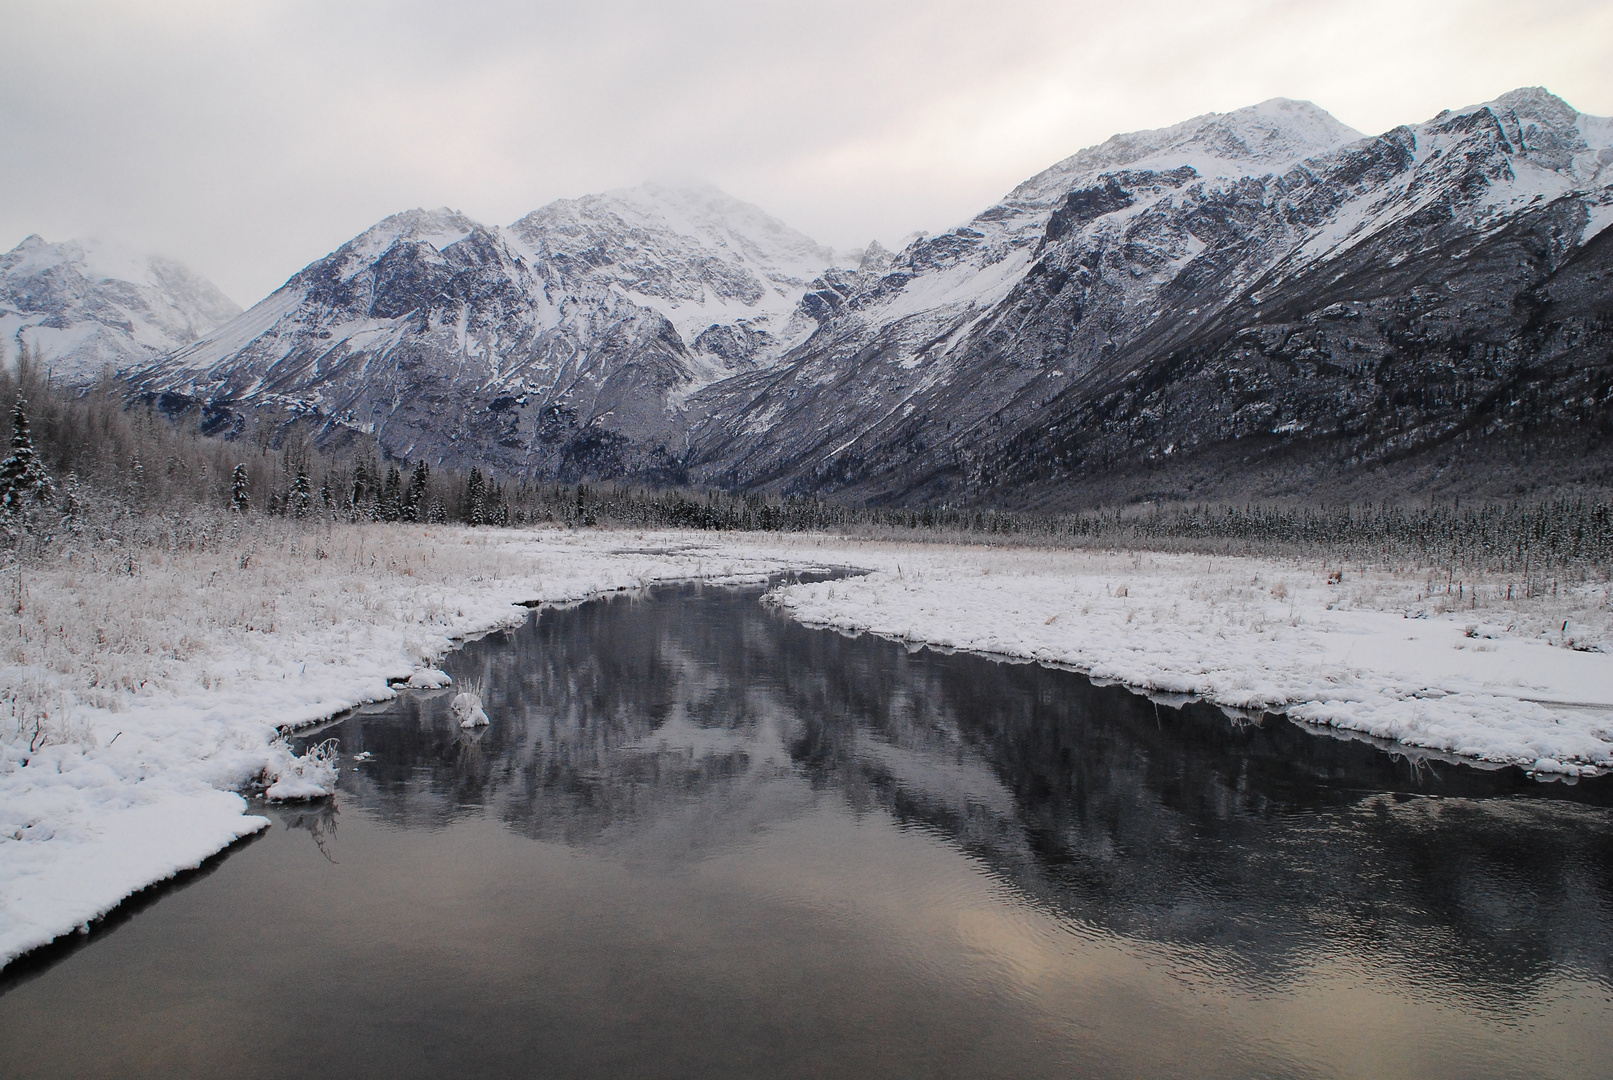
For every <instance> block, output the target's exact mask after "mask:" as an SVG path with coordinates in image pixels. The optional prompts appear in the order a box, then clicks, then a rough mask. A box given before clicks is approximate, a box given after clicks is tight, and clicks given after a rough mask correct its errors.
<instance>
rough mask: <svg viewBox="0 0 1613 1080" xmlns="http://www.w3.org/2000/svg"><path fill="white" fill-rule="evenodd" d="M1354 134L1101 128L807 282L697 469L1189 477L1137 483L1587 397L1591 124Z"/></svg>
mask: <svg viewBox="0 0 1613 1080" xmlns="http://www.w3.org/2000/svg"><path fill="white" fill-rule="evenodd" d="M1353 134H1354V133H1351V132H1349V131H1347V130H1346V129H1343V128H1342V127H1340V126H1339V125H1337V124H1334V123H1331V122H1330V121H1329V120H1328V119H1327V118H1325V114H1321V113H1320V111H1319V110H1315V109H1314V108H1312V107H1309V106H1303V105H1301V104H1298V103H1292V102H1275V103H1273V102H1268V103H1266V104H1265V105H1263V106H1257V107H1256V108H1255V109H1253V110H1244V111H1243V113H1242V114H1239V113H1232V114H1227V115H1226V116H1224V117H1209V118H1201V119H1200V120H1199V121H1190V122H1188V123H1187V124H1184V125H1178V126H1177V127H1176V128H1173V129H1166V130H1165V131H1163V132H1153V133H1144V134H1142V135H1138V136H1125V137H1118V138H1117V139H1115V140H1111V141H1110V143H1107V144H1104V146H1103V147H1098V148H1094V149H1093V150H1090V151H1083V152H1082V154H1078V155H1076V157H1075V158H1072V159H1070V160H1069V161H1068V162H1064V163H1061V164H1060V165H1059V166H1055V167H1054V168H1053V169H1050V170H1048V171H1047V172H1046V173H1043V174H1042V175H1041V176H1039V177H1037V178H1035V179H1033V180H1032V181H1029V182H1027V184H1025V185H1022V186H1021V187H1020V188H1019V189H1016V191H1015V192H1014V193H1013V194H1011V195H1010V196H1009V198H1008V199H1006V200H1005V201H1004V203H1003V204H1001V205H1000V206H998V207H994V208H992V209H991V210H988V211H987V212H986V213H985V214H982V215H980V216H979V217H978V218H976V219H975V221H973V222H971V223H970V225H968V226H966V227H963V228H960V229H956V230H953V232H952V233H949V234H946V235H945V236H942V237H936V238H931V239H926V240H922V241H919V242H918V243H915V244H914V245H912V246H910V247H909V248H908V250H907V251H905V252H903V254H902V255H901V256H900V257H899V258H898V259H897V260H896V261H895V262H894V264H893V265H892V267H891V268H890V269H888V270H885V271H883V272H880V273H874V274H870V273H867V272H859V273H850V272H847V273H843V274H838V275H834V274H831V275H826V276H825V278H823V279H822V280H821V281H820V282H819V283H818V287H817V288H815V289H814V290H813V291H812V292H810V293H809V294H808V295H807V298H806V304H805V305H804V306H806V307H807V308H808V310H810V311H812V312H813V313H814V314H815V315H816V316H817V317H819V318H820V320H821V326H820V329H819V331H818V333H817V334H816V335H815V336H814V337H813V338H812V339H811V340H810V341H809V342H808V343H806V344H805V345H804V346H802V347H800V348H798V349H797V350H796V351H795V352H794V353H792V354H791V355H790V356H789V357H788V358H787V360H788V362H787V363H786V364H785V365H784V366H782V367H780V368H779V369H778V370H777V371H775V372H772V373H769V374H768V375H767V376H766V377H758V376H752V377H749V378H742V379H736V380H730V381H729V382H727V383H722V384H718V385H717V386H714V387H711V388H710V389H708V390H707V391H706V392H705V393H704V394H703V395H701V396H700V397H698V398H697V399H696V403H697V404H698V405H700V406H701V407H703V408H704V409H705V411H706V419H705V420H704V422H703V424H702V425H701V426H700V427H699V428H698V429H697V432H696V434H695V438H694V454H693V464H694V473H695V475H696V476H698V477H701V478H705V479H710V480H715V481H718V482H723V483H729V484H735V485H739V486H771V487H776V488H780V489H784V490H813V491H819V492H823V491H831V492H835V491H837V492H841V493H845V494H851V495H856V496H859V497H862V498H866V499H871V500H874V501H926V500H957V501H986V502H1013V501H1020V502H1038V503H1041V504H1043V505H1057V504H1059V503H1061V502H1064V503H1071V502H1082V501H1101V500H1102V499H1106V498H1113V497H1116V496H1125V495H1130V496H1136V495H1139V494H1147V495H1152V496H1154V497H1193V496H1195V495H1197V496H1200V497H1204V496H1211V495H1213V494H1214V491H1212V490H1207V489H1206V488H1205V487H1204V486H1202V485H1200V486H1198V487H1197V489H1196V490H1194V489H1193V485H1189V489H1186V490H1184V489H1182V487H1181V485H1180V484H1179V483H1178V482H1177V481H1176V480H1167V481H1166V482H1164V486H1163V487H1160V486H1159V481H1158V477H1154V478H1153V479H1149V478H1148V477H1147V476H1146V475H1145V474H1148V473H1149V472H1150V470H1153V471H1155V472H1157V471H1158V470H1159V469H1160V468H1162V467H1165V466H1168V467H1169V468H1168V469H1166V471H1167V472H1170V471H1171V470H1175V473H1173V475H1175V474H1176V473H1181V469H1180V468H1179V465H1180V462H1182V461H1183V460H1187V459H1192V458H1194V457H1195V456H1203V455H1207V454H1208V455H1211V456H1217V457H1218V459H1221V460H1224V459H1227V458H1228V457H1229V456H1230V457H1239V456H1243V457H1246V456H1248V455H1249V454H1252V453H1257V452H1260V453H1266V452H1270V451H1271V450H1272V449H1273V448H1275V449H1277V450H1280V451H1281V452H1283V453H1285V454H1289V455H1296V454H1297V455H1300V456H1303V455H1305V454H1309V455H1311V456H1312V457H1314V456H1316V455H1324V456H1326V457H1327V459H1328V460H1329V461H1331V462H1333V464H1334V465H1335V466H1336V468H1335V469H1334V471H1335V472H1347V471H1349V470H1351V469H1357V470H1358V469H1359V468H1361V467H1362V466H1363V465H1368V464H1371V463H1374V462H1382V461H1386V460H1391V459H1394V458H1396V457H1397V456H1403V455H1406V454H1408V453H1412V452H1415V451H1417V450H1419V449H1421V448H1426V447H1428V446H1430V445H1435V444H1437V443H1439V442H1440V441H1441V440H1449V439H1451V438H1453V437H1457V436H1461V437H1464V438H1471V437H1474V434H1475V433H1480V434H1483V433H1489V434H1495V433H1497V432H1503V431H1506V430H1511V429H1516V428H1518V427H1519V426H1528V425H1541V424H1549V423H1554V422H1558V421H1568V420H1583V419H1585V418H1589V417H1593V416H1594V417H1597V418H1600V417H1601V416H1602V415H1603V414H1604V411H1605V409H1606V406H1607V400H1608V396H1607V391H1606V389H1605V387H1604V385H1603V384H1604V381H1605V377H1604V376H1603V375H1600V374H1592V371H1593V370H1594V371H1602V370H1604V369H1610V368H1613V360H1610V359H1609V357H1608V350H1607V332H1608V321H1607V313H1606V309H1605V306H1603V307H1598V306H1597V305H1598V303H1602V301H1598V300H1596V299H1595V298H1596V297H1597V296H1598V295H1600V296H1602V297H1604V298H1605V296H1606V292H1605V285H1604V286H1598V285H1597V284H1596V283H1597V282H1602V281H1604V280H1605V279H1604V278H1603V277H1601V276H1600V275H1603V274H1604V273H1605V263H1606V256H1605V254H1603V252H1604V248H1603V246H1602V245H1603V244H1605V241H1599V240H1597V239H1596V238H1597V237H1598V236H1600V235H1601V230H1602V228H1603V227H1604V226H1605V225H1607V224H1608V223H1609V222H1610V221H1613V191H1610V188H1609V184H1610V182H1613V168H1610V167H1609V165H1610V164H1613V149H1609V147H1610V146H1613V129H1610V124H1609V122H1608V121H1605V120H1600V119H1596V118H1592V117H1585V116H1581V115H1579V114H1577V113H1576V112H1574V110H1573V109H1571V108H1569V107H1568V106H1567V105H1566V104H1564V103H1563V102H1561V101H1560V100H1558V99H1556V98H1554V97H1552V96H1551V95H1549V94H1547V93H1545V92H1544V91H1538V90H1525V91H1518V92H1514V93H1512V94H1509V95H1506V96H1505V97H1503V98H1501V99H1499V100H1498V101H1496V102H1494V103H1492V104H1490V105H1486V106H1480V107H1477V108H1473V109H1467V110H1463V111H1461V112H1458V113H1447V114H1442V115H1441V116H1440V117H1438V118H1436V119H1435V120H1433V121H1430V122H1428V123H1426V124H1423V125H1419V126H1418V127H1415V128H1411V127H1403V128H1398V129H1396V130H1394V131H1391V132H1388V133H1386V134H1385V135H1383V136H1380V137H1377V138H1373V139H1365V140H1361V139H1355V138H1353V137H1352V136H1353ZM1599 287H1601V288H1603V290H1604V291H1603V292H1602V293H1600V294H1598V293H1597V289H1598V288H1599ZM1569 296H1573V297H1574V298H1575V299H1574V300H1572V301H1569V300H1568V299H1566V298H1567V297H1569ZM1525 386H1527V387H1529V388H1530V389H1529V390H1528V391H1527V392H1524V391H1523V390H1522V389H1521V388H1523V387H1525ZM1520 394H1521V396H1520ZM1597 422H1598V423H1601V422H1602V421H1601V420H1600V419H1598V420H1597ZM1231 467H1232V468H1233V469H1234V470H1235V469H1236V468H1237V466H1236V465H1233V466H1231ZM1121 475H1129V476H1132V477H1133V479H1134V480H1135V482H1131V481H1128V482H1126V483H1123V484H1117V483H1115V482H1113V478H1114V477H1116V476H1121ZM1182 475H1185V474H1182ZM1138 477H1141V479H1137V478H1138ZM1200 479H1201V480H1202V479H1203V477H1200ZM1151 484H1152V485H1153V486H1152V487H1151V486H1150V485H1151ZM1214 486H1215V485H1214V484H1213V483H1212V484H1211V485H1210V487H1211V488H1213V487H1214Z"/></svg>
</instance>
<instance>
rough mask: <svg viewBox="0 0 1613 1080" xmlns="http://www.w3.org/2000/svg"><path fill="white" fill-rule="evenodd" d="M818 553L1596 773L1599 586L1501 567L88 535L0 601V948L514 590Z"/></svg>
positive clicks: (734, 572) (167, 857) (1109, 667)
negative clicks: (92, 538) (283, 738)
mask: <svg viewBox="0 0 1613 1080" xmlns="http://www.w3.org/2000/svg"><path fill="white" fill-rule="evenodd" d="M829 565H836V566H852V567H857V568H860V569H863V570H866V571H868V573H867V574H866V575H865V576H861V577H856V578H849V579H841V580H837V581H833V582H826V583H820V584H805V585H791V586H786V587H781V588H778V589H775V590H774V591H773V592H771V593H770V594H769V596H768V601H769V602H770V603H774V604H777V605H779V606H780V607H781V608H782V609H783V610H785V611H788V612H790V613H791V614H792V615H794V616H795V617H796V618H799V619H801V620H803V621H805V622H808V623H812V624H819V625H825V626H831V627H834V628H836V629H839V630H842V631H851V632H863V631H869V632H873V633H877V634H882V635H887V636H891V637H895V638H901V639H904V640H907V641H909V642H919V643H927V644H931V645H936V646H941V647H949V648H962V649H975V650H981V651H986V652H993V653H999V654H1004V655H1008V656H1015V657H1023V658H1033V659H1037V660H1043V661H1049V662H1058V663H1064V664H1071V665H1074V666H1076V667H1079V668H1081V669H1083V670H1086V671H1089V672H1091V673H1092V674H1093V675H1094V676H1096V677H1099V678H1103V679H1112V680H1117V681H1123V682H1127V683H1130V684H1133V685H1136V686H1138V687H1142V688H1146V689H1149V690H1153V691H1159V692H1167V693H1180V694H1192V695H1198V696H1201V697H1204V698H1206V699H1209V700H1211V701H1214V702H1217V703H1220V704H1223V705H1226V706H1228V707H1236V708H1257V709H1258V708H1286V710H1287V711H1288V713H1289V714H1290V715H1292V716H1296V717H1298V718H1302V719H1305V720H1308V721H1312V722H1315V723H1321V724H1332V725H1337V726H1339V727H1343V728H1348V729H1350V730H1354V731H1360V732H1366V733H1369V734H1372V735H1376V736H1382V737H1387V738H1394V739H1398V740H1400V741H1402V742H1404V743H1406V744H1408V745H1411V746H1416V747H1422V748H1426V749H1429V750H1434V751H1440V752H1445V753H1451V754H1460V755H1465V756H1468V757H1473V758H1481V759H1485V760H1489V761H1496V762H1514V763H1519V764H1523V765H1525V766H1527V767H1529V768H1532V769H1536V770H1540V771H1544V772H1556V773H1568V774H1575V773H1580V772H1584V771H1586V770H1589V769H1601V768H1606V767H1609V766H1613V655H1608V654H1605V653H1602V652H1600V651H1581V650H1584V649H1588V648H1589V649H1599V648H1600V647H1601V646H1602V644H1603V643H1604V642H1610V643H1613V617H1610V616H1613V613H1610V612H1609V608H1608V604H1607V593H1606V590H1605V588H1604V587H1602V586H1597V587H1591V586H1586V585H1581V586H1577V587H1574V588H1567V587H1564V588H1561V589H1559V590H1558V593H1557V595H1555V596H1550V597H1545V598H1535V599H1530V600H1522V599H1515V600H1512V599H1507V598H1506V593H1505V590H1506V588H1507V584H1508V583H1506V582H1503V581H1499V580H1480V581H1472V580H1469V581H1463V582H1454V581H1453V582H1449V583H1448V582H1447V581H1446V580H1445V579H1444V578H1441V579H1440V580H1439V581H1438V582H1437V583H1435V582H1431V581H1429V580H1427V579H1425V578H1424V577H1422V576H1420V575H1417V574H1413V573H1402V574H1390V573H1384V572H1374V571H1364V570H1361V569H1359V568H1351V567H1345V568H1343V579H1342V581H1335V582H1330V580H1329V578H1330V577H1331V576H1332V574H1333V573H1334V572H1335V571H1337V570H1339V569H1340V568H1338V567H1326V566H1322V565H1319V564H1302V563H1294V562H1287V563H1284V562H1278V561H1270V560H1254V559H1238V558H1224V557H1221V558H1210V557H1205V556H1191V555H1155V554H1136V553H1119V554H1116V553H1091V552H1046V551H1034V550H1026V549H991V548H978V547H968V548H965V547H953V546H946V545H923V544H913V545H904V544H897V543H889V542H874V541H857V540H849V539H843V538H831V537H821V536H782V537H780V536H733V535H713V534H709V533H707V534H644V533H633V532H608V531H584V532H563V531H559V530H535V531H527V532H516V531H490V530H469V529H459V528H445V527H411V526H367V527H366V526H338V527H334V528H330V529H324V528H321V529H318V530H314V529H300V528H294V527H285V526H281V527H279V531H276V527H275V526H273V525H272V524H271V525H264V526H259V527H258V529H257V531H256V532H248V533H246V534H244V535H231V536H222V535H220V536H214V537H213V538H212V539H210V540H207V541H205V542H203V543H199V544H198V543H194V542H191V541H186V542H184V543H176V544H174V545H171V550H168V551H163V550H161V549H160V548H143V549H140V550H138V551H134V552H132V553H131V552H130V551H126V550H123V549H116V548H98V547H95V546H93V545H88V544H85V545H84V546H83V547H82V548H79V549H71V550H68V551H65V552H62V553H59V554H57V555H55V556H52V557H51V559H49V560H48V561H46V562H44V563H42V564H35V565H33V566H31V567H30V568H29V569H28V571H27V572H26V574H25V576H24V580H23V584H22V589H21V591H20V593H19V594H17V595H18V596H20V600H21V605H20V606H21V611H20V613H16V612H14V610H13V609H14V607H15V606H16V605H15V603H14V601H15V600H16V597H14V596H12V595H11V594H9V593H8V595H7V597H6V606H5V615H4V616H3V617H0V633H3V634H5V635H7V638H8V644H7V645H6V647H5V648H4V650H3V651H0V689H3V690H4V693H5V700H6V701H7V703H8V704H9V705H10V708H11V710H12V714H13V717H12V719H11V720H9V721H4V722H0V963H3V962H5V961H9V960H10V959H11V958H13V957H15V956H17V955H18V954H20V953H22V952H24V951H26V950H28V949H31V948H33V947H35V946H38V945H41V944H44V943H45V942H48V941H50V940H51V939H53V938H54V937H57V936H59V935H61V934H64V933H70V932H72V931H73V929H74V928H76V927H80V926H83V925H85V924H87V923H88V922H90V921H91V920H93V919H95V918H97V917H99V916H101V915H103V914H105V913H106V912H107V911H109V910H110V909H111V908H113V907H114V906H116V905H117V904H118V903H119V902H120V901H121V900H123V899H124V898H125V897H127V896H128V895H130V894H131V893H133V892H135V891H137V890H139V889H141V888H143V887H145V886H147V885H150V884H152V883H154V882H157V881H160V880H163V879H164V878H167V877H169V876H171V875H173V874H174V873H176V872H177V871H179V870H181V869H184V868H187V867H193V866H196V865H198V864H200V863H201V862H202V861H203V860H204V859H205V858H207V857H208V856H209V855H212V854H213V853H215V852H217V851H219V850H220V849H222V848H223V847H225V846H227V845H228V844H230V843H231V842H233V841H234V840H236V839H238V838H239V837H241V836H244V835H246V834H249V833H251V832H254V831H256V830H257V829H260V828H262V827H264V825H265V824H266V821H265V819H263V818H261V817H258V816H255V815H251V814H249V813H248V812H247V811H248V803H247V801H246V799H244V798H243V797H242V796H241V795H240V794H238V792H240V791H242V790H247V789H253V790H257V789H267V793H268V794H269V795H270V796H271V797H272V796H275V795H285V796H288V797H290V796H296V795H299V794H302V795H306V794H310V793H314V792H317V791H319V790H321V788H328V786H329V783H330V781H331V774H330V772H329V771H328V769H327V768H326V767H325V766H324V765H323V764H322V763H321V762H318V761H302V760H297V759H293V758H292V757H291V755H290V754H289V752H288V751H287V750H286V749H285V746H284V743H283V742H278V741H277V737H278V735H279V733H280V731H281V730H282V729H284V728H286V727H287V726H291V725H300V724H307V723H310V722H312V721H315V720H319V719H323V718H325V717H328V716H331V715H333V714H336V713H338V712H341V711H342V710H344V709H346V708H349V707H351V706H353V705H356V704H359V703H362V702H366V701H376V700H381V699H385V698H388V697H391V696H392V695H393V694H394V693H395V692H396V691H395V690H393V689H392V687H391V685H390V684H391V683H393V682H399V681H402V680H405V679H408V678H410V676H411V675H414V676H415V681H416V682H417V683H418V684H421V685H425V684H430V683H433V682H434V681H435V676H434V675H433V673H432V672H433V668H434V666H435V664H436V662H437V660H438V659H439V658H440V657H441V656H442V654H443V653H444V652H446V651H447V650H448V649H450V648H451V647H452V646H453V643H454V642H455V641H456V640H459V639H462V638H464V637H466V636H469V635H474V634H477V633H480V632H484V631H488V630H492V629H497V628H499V627H502V626H507V625H511V624H514V623H517V622H519V621H520V620H521V619H523V618H525V617H526V611H525V609H523V608H521V607H516V606H513V605H515V604H519V603H531V602H536V601H542V602H565V601H572V600H578V599H582V598H585V597H587V596H590V595H595V594H598V593H601V592H605V591H609V590H614V589H621V588H634V587H638V586H642V585H648V584H652V583H655V582H658V581H672V580H690V579H696V578H700V579H708V580H725V581H760V580H762V579H763V578H764V577H765V575H767V574H770V573H773V572H776V571H779V570H784V569H790V568H805V567H811V566H829ZM8 580H10V581H12V582H14V581H15V579H14V578H10V579H8ZM1447 585H1448V586H1449V588H1450V590H1451V591H1450V592H1448V593H1447V592H1446V591H1445V590H1446V588H1447ZM8 588H14V585H9V586H8ZM1475 590H1476V591H1475ZM1520 595H1521V593H1520ZM1565 623H1566V626H1565Z"/></svg>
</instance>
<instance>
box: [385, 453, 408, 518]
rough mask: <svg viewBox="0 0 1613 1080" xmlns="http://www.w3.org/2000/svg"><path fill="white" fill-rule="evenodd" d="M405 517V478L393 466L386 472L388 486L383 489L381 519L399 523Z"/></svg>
mask: <svg viewBox="0 0 1613 1080" xmlns="http://www.w3.org/2000/svg"><path fill="white" fill-rule="evenodd" d="M402 517H403V476H402V474H400V473H399V472H398V467H397V466H396V465H393V466H392V467H391V468H389V469H387V471H386V484H385V486H383V487H382V489H381V518H382V520H383V521H398V520H400V519H401V518H402Z"/></svg>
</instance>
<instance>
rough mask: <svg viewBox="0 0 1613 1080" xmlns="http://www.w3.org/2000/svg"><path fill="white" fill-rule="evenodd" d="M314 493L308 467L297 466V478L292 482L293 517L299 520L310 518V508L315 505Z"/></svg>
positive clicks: (291, 502) (291, 501)
mask: <svg viewBox="0 0 1613 1080" xmlns="http://www.w3.org/2000/svg"><path fill="white" fill-rule="evenodd" d="M313 494H314V493H313V491H312V490H311V489H310V487H309V483H308V467H307V466H306V465H299V466H297V478H296V479H295V480H293V481H292V482H291V497H290V499H289V502H290V504H291V516H292V517H294V518H298V519H299V520H300V519H302V518H305V517H307V516H308V508H309V506H311V505H312V504H313Z"/></svg>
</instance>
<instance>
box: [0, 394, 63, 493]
mask: <svg viewBox="0 0 1613 1080" xmlns="http://www.w3.org/2000/svg"><path fill="white" fill-rule="evenodd" d="M55 494H56V485H54V484H53V483H51V479H50V475H49V474H48V473H46V472H45V465H44V463H43V462H42V461H40V460H39V454H38V452H37V451H36V450H35V449H34V437H33V434H32V432H30V431H29V429H28V403H27V402H25V401H24V400H23V399H22V398H18V399H17V404H16V405H14V406H13V407H12V409H11V456H10V457H8V458H6V460H5V461H3V462H0V507H3V508H4V509H6V510H9V511H12V512H16V511H18V510H21V509H23V508H24V507H26V506H28V505H30V504H32V505H42V504H44V503H47V502H50V501H51V499H52V498H53V497H54V496H55Z"/></svg>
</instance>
